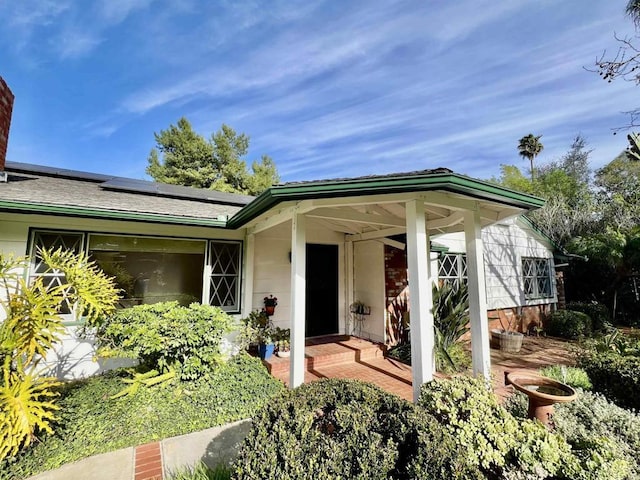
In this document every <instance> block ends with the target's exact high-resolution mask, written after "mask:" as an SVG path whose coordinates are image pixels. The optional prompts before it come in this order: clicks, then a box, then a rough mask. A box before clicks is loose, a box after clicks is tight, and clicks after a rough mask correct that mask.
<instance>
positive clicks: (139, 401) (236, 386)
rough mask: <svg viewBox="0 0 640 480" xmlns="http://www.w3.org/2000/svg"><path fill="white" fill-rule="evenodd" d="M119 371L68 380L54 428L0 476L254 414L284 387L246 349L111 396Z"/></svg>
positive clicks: (23, 475)
mask: <svg viewBox="0 0 640 480" xmlns="http://www.w3.org/2000/svg"><path fill="white" fill-rule="evenodd" d="M122 375H124V372H122V371H115V372H110V373H108V374H105V375H101V376H96V377H92V378H90V379H87V380H82V381H77V382H72V383H68V384H66V385H65V386H64V388H63V389H62V391H61V392H60V399H59V405H60V408H61V410H60V415H59V419H58V422H57V424H56V425H55V426H54V434H53V435H47V436H43V437H42V438H40V440H41V442H38V443H37V444H35V445H34V446H32V447H31V448H29V449H27V450H26V451H25V452H24V453H23V454H22V455H21V456H20V457H18V458H17V459H16V460H15V461H14V462H12V463H10V464H9V463H5V464H1V463H0V478H5V475H6V477H8V478H27V477H29V476H31V475H34V474H36V473H39V472H42V471H45V470H51V469H54V468H58V467H60V466H61V465H63V464H65V463H68V462H72V461H75V460H78V459H80V458H84V457H87V456H90V455H96V454H98V453H104V452H109V451H113V450H117V449H119V448H124V447H129V446H133V445H140V444H144V443H147V442H150V441H154V440H160V439H162V438H166V437H171V436H175V435H183V434H185V433H190V432H194V431H198V430H203V429H205V428H210V427H214V426H217V425H223V424H225V423H229V422H233V421H236V420H241V419H245V418H249V417H252V416H253V415H255V413H256V412H257V411H258V410H259V409H261V408H262V407H263V406H264V405H265V404H267V403H268V402H270V401H272V398H273V397H274V396H275V395H278V394H280V393H281V392H282V391H283V390H284V386H283V385H282V383H281V382H280V381H278V380H276V379H275V378H273V377H272V376H271V375H269V374H268V373H267V371H266V370H265V368H264V366H263V365H262V363H261V362H260V360H258V359H256V358H252V357H249V356H248V355H245V354H241V355H237V356H235V357H233V358H232V359H230V360H229V361H228V362H226V363H224V364H222V365H220V366H219V367H218V368H216V369H215V370H214V371H213V372H211V373H210V374H209V375H205V376H203V377H201V378H200V379H198V380H195V381H191V382H179V383H177V384H171V383H166V384H161V385H158V386H156V387H154V388H148V389H140V390H139V391H138V392H137V393H136V394H135V395H132V396H129V397H127V398H126V399H116V400H111V399H110V397H111V396H112V395H114V394H115V393H117V392H118V391H120V390H121V389H122Z"/></svg>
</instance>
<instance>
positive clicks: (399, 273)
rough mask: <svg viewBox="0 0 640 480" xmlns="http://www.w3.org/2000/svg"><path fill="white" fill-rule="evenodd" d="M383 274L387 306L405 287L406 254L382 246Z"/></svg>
mask: <svg viewBox="0 0 640 480" xmlns="http://www.w3.org/2000/svg"><path fill="white" fill-rule="evenodd" d="M384 273H385V277H384V282H385V294H386V296H387V305H388V304H389V303H390V302H391V301H393V299H394V298H396V297H397V296H398V295H400V292H402V290H404V287H406V286H407V254H406V252H405V251H404V250H399V249H397V248H393V247H390V246H389V245H385V246H384Z"/></svg>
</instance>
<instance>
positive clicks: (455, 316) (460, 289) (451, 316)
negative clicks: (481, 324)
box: [433, 282, 469, 370]
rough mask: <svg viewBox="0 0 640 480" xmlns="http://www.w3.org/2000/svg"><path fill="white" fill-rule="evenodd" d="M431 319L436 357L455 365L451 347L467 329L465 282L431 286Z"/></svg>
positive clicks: (467, 307)
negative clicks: (433, 328)
mask: <svg viewBox="0 0 640 480" xmlns="http://www.w3.org/2000/svg"><path fill="white" fill-rule="evenodd" d="M433 321H434V327H435V337H436V345H435V347H436V350H437V353H438V355H437V356H436V359H444V360H445V361H446V362H447V363H448V364H449V366H451V367H456V365H455V361H454V359H453V358H452V356H451V354H450V353H451V349H452V348H453V346H454V345H455V344H456V343H458V342H459V341H460V338H461V337H462V336H463V335H464V334H466V333H467V332H468V331H469V289H468V288H467V285H466V284H465V283H461V282H460V283H449V282H445V283H443V284H442V285H440V286H437V285H434V286H433ZM442 367H443V366H442V365H440V366H439V368H438V369H439V370H442V369H443V368H442Z"/></svg>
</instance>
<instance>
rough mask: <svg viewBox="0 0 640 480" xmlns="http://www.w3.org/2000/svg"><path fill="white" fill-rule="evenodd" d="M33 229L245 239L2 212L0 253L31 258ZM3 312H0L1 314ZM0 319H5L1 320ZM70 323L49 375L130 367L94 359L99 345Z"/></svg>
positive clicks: (47, 364) (46, 364) (240, 234)
mask: <svg viewBox="0 0 640 480" xmlns="http://www.w3.org/2000/svg"><path fill="white" fill-rule="evenodd" d="M31 229H41V230H47V229H50V230H69V231H79V232H92V233H118V234H133V235H145V236H158V237H176V238H203V239H217V240H243V239H244V231H229V230H223V229H216V228H206V227H188V226H179V225H160V224H148V223H138V222H121V221H111V220H92V219H84V218H74V217H59V216H46V215H22V214H10V213H0V251H1V252H2V253H3V254H5V255H9V254H13V255H14V256H23V255H27V254H28V253H29V251H28V249H29V241H30V240H29V235H30V231H31ZM25 275H26V272H25ZM243 280H244V278H243ZM242 291H243V290H241V295H242ZM0 294H4V292H0ZM3 313H4V312H3V311H0V315H2V314H3ZM0 320H2V319H1V318H0ZM66 324H67V325H66V331H65V333H64V335H63V336H62V339H61V342H60V343H59V344H58V345H57V346H56V348H55V349H53V350H52V351H51V352H50V353H49V354H48V355H47V357H46V358H45V359H44V360H43V362H41V364H40V366H41V367H42V368H43V372H44V373H45V374H48V375H55V376H57V377H58V378H65V379H74V378H81V377H86V376H89V375H94V374H97V373H101V372H103V371H105V370H109V369H112V368H116V367H119V366H123V365H127V364H130V362H128V361H125V360H118V359H109V360H105V359H100V358H98V359H95V360H94V358H93V357H94V355H95V343H94V340H93V338H92V337H91V336H88V337H87V338H82V337H81V336H80V335H79V330H80V327H79V326H77V325H75V324H73V323H70V322H66Z"/></svg>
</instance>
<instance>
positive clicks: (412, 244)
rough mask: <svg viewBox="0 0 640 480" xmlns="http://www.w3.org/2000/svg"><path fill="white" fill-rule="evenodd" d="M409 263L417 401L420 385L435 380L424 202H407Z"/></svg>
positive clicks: (410, 308) (415, 393)
mask: <svg viewBox="0 0 640 480" xmlns="http://www.w3.org/2000/svg"><path fill="white" fill-rule="evenodd" d="M406 214H407V265H408V267H409V310H410V318H411V329H410V332H411V369H412V373H413V378H412V380H413V400H414V401H417V400H418V396H419V395H420V386H421V385H422V384H423V383H425V382H429V381H431V380H433V370H434V365H433V345H434V330H433V298H432V292H431V283H430V278H429V277H430V276H429V258H428V248H429V247H428V243H429V238H428V235H427V225H426V219H425V214H424V203H423V202H422V201H421V200H411V201H409V202H407V203H406Z"/></svg>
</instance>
